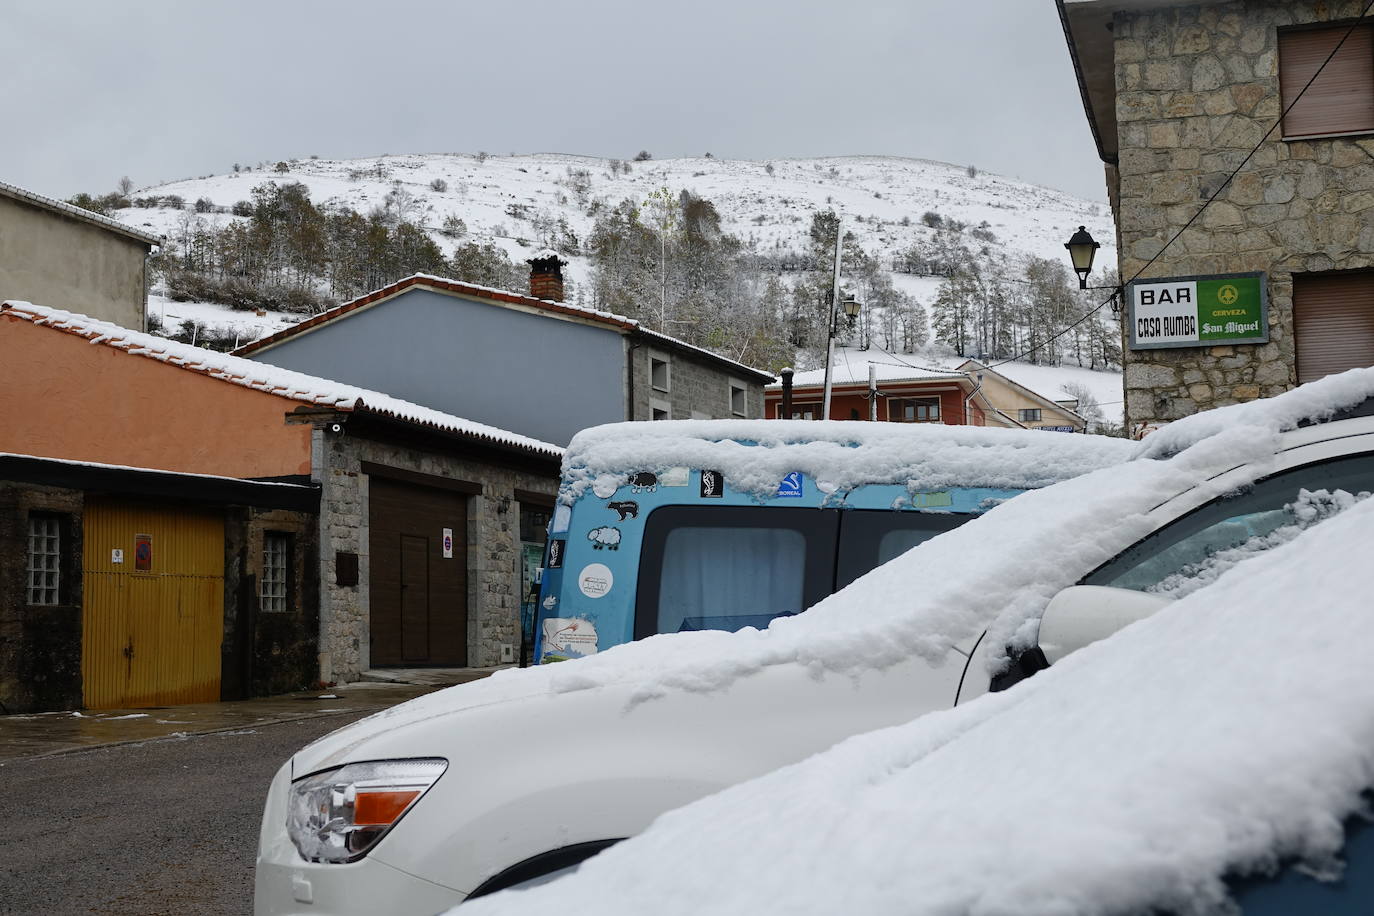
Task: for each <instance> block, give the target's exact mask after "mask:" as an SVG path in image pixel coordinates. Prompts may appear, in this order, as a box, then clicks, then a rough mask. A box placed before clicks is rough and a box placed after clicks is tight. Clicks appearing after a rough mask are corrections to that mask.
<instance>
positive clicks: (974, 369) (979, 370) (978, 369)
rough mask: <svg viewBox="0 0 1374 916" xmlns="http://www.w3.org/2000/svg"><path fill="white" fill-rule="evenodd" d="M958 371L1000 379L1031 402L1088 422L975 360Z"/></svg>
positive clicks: (1068, 408) (1071, 410)
mask: <svg viewBox="0 0 1374 916" xmlns="http://www.w3.org/2000/svg"><path fill="white" fill-rule="evenodd" d="M1006 365H1007V364H1005V363H1004V364H1003V367H1005V366H1006ZM959 371H960V372H967V373H969V374H970V375H973V376H975V377H977V376H978V375H980V374H985V375H992V376H995V377H997V378H999V379H1001V380H1002V381H1003V382H1005V383H1006V384H1007V385H1008V386H1009V387H1011V388H1014V389H1015V390H1017V391H1019V392H1020V393H1021V394H1022V395H1023V396H1025V397H1028V398H1030V399H1031V400H1033V401H1039V402H1041V403H1042V404H1044V405H1045V406H1046V407H1049V408H1050V409H1052V410H1058V411H1062V412H1063V413H1066V414H1069V415H1071V416H1072V417H1074V418H1075V419H1077V420H1078V421H1079V422H1080V423H1082V424H1083V425H1086V424H1087V422H1088V420H1087V418H1086V417H1084V416H1083V415H1082V414H1080V413H1079V412H1078V411H1076V410H1074V409H1073V408H1072V407H1066V406H1065V405H1063V404H1061V403H1059V402H1058V401H1057V400H1055V399H1054V398H1052V397H1048V396H1046V395H1043V394H1041V393H1040V392H1038V391H1036V390H1035V389H1033V388H1030V387H1028V386H1026V385H1024V384H1022V383H1021V382H1018V381H1017V380H1016V379H1014V378H1012V377H1011V376H1009V375H1007V374H1006V373H1005V372H999V371H998V370H997V369H994V368H992V367H991V366H988V365H986V364H984V363H980V362H979V361H978V360H976V359H970V360H966V361H964V362H962V363H960V364H959ZM1059 393H1060V394H1061V395H1063V396H1064V397H1065V398H1068V397H1069V395H1068V392H1059ZM999 412H1000V411H999Z"/></svg>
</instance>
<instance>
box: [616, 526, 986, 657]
mask: <svg viewBox="0 0 1374 916" xmlns="http://www.w3.org/2000/svg"><path fill="white" fill-rule="evenodd" d="M972 517H973V516H970V515H966V514H961V513H936V512H911V511H893V510H889V509H803V508H797V509H784V508H778V507H771V506H770V507H762V506H711V507H704V506H665V507H663V508H661V509H656V510H654V512H653V513H652V514H651V515H650V516H649V518H648V521H647V522H646V524H645V526H644V546H643V549H642V550H641V552H640V562H639V586H638V596H637V599H636V604H635V638H636V639H643V638H644V637H646V636H652V635H654V634H655V633H677V632H680V631H682V630H731V631H733V630H738V629H741V628H742V627H758V628H759V629H763V628H764V627H766V626H768V622H769V621H770V620H772V619H773V618H774V617H782V616H787V615H791V614H798V613H801V612H802V611H804V610H806V609H807V608H809V607H811V605H813V604H815V603H816V602H818V601H820V600H821V599H822V598H824V597H825V596H826V595H829V594H831V593H832V592H834V591H837V590H838V589H840V588H843V587H844V586H846V585H848V584H849V583H851V582H853V581H854V580H855V579H857V578H859V577H860V576H862V575H864V574H865V573H867V572H868V571H869V570H872V569H874V568H875V567H877V566H880V565H882V564H883V563H886V562H887V561H888V560H891V559H893V558H894V557H896V556H899V555H901V554H903V553H905V552H906V551H908V550H910V549H911V548H912V547H915V546H916V545H917V544H920V543H921V542H923V541H926V540H929V539H930V538H932V537H934V536H935V535H937V534H939V533H941V532H942V531H948V530H950V529H951V528H956V527H958V526H959V525H962V524H963V523H964V522H967V521H969V520H970V519H971V518H972ZM935 572H936V571H932V574H934V573H935Z"/></svg>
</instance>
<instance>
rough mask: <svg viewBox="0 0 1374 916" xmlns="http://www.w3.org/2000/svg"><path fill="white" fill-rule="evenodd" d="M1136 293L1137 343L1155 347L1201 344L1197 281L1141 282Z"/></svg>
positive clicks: (1135, 288)
mask: <svg viewBox="0 0 1374 916" xmlns="http://www.w3.org/2000/svg"><path fill="white" fill-rule="evenodd" d="M1132 293H1133V294H1134V296H1135V314H1134V319H1135V328H1134V330H1135V339H1136V341H1138V342H1140V343H1145V344H1155V345H1158V344H1172V343H1195V342H1197V340H1198V327H1197V282H1196V281H1193V280H1170V281H1168V282H1166V283H1137V284H1135V285H1134V286H1133V287H1132Z"/></svg>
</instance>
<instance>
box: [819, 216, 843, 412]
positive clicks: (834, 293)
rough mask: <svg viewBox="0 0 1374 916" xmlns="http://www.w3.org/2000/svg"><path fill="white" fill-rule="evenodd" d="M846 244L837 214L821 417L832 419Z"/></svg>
mask: <svg viewBox="0 0 1374 916" xmlns="http://www.w3.org/2000/svg"><path fill="white" fill-rule="evenodd" d="M843 246H844V226H843V225H841V223H840V217H839V215H838V214H837V215H836V216H835V274H834V277H833V280H832V284H831V290H830V310H829V318H828V319H827V323H826V342H825V395H824V397H822V399H821V419H822V420H829V419H830V381H831V380H830V374H831V371H832V370H833V367H834V364H835V313H836V310H838V309H839V307H840V250H841V249H842V248H843Z"/></svg>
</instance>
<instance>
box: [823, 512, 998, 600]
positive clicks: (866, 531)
mask: <svg viewBox="0 0 1374 916" xmlns="http://www.w3.org/2000/svg"><path fill="white" fill-rule="evenodd" d="M836 515H838V516H839V518H840V551H839V556H838V558H837V561H836V567H835V590H836V591H838V590H840V589H842V588H844V587H845V586H846V585H848V584H849V583H851V582H853V581H854V580H855V579H857V578H859V577H860V576H862V575H865V574H866V573H868V572H869V571H870V570H874V569H877V568H878V567H879V566H882V565H883V564H884V563H886V562H887V561H888V560H891V559H895V558H896V557H899V556H901V555H902V554H904V553H906V552H907V551H908V550H910V549H911V548H913V547H915V546H916V545H917V544H920V543H923V542H925V541H928V540H930V539H931V538H933V537H935V535H937V534H939V533H941V532H942V531H949V530H950V529H952V528H957V527H959V526H960V525H962V524H964V523H965V522H967V521H969V520H970V519H971V518H972V516H969V515H962V514H955V513H951V512H910V511H907V512H894V511H892V510H889V509H845V510H843V511H840V512H837V513H836ZM932 574H934V571H932ZM914 584H916V583H913V585H914Z"/></svg>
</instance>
